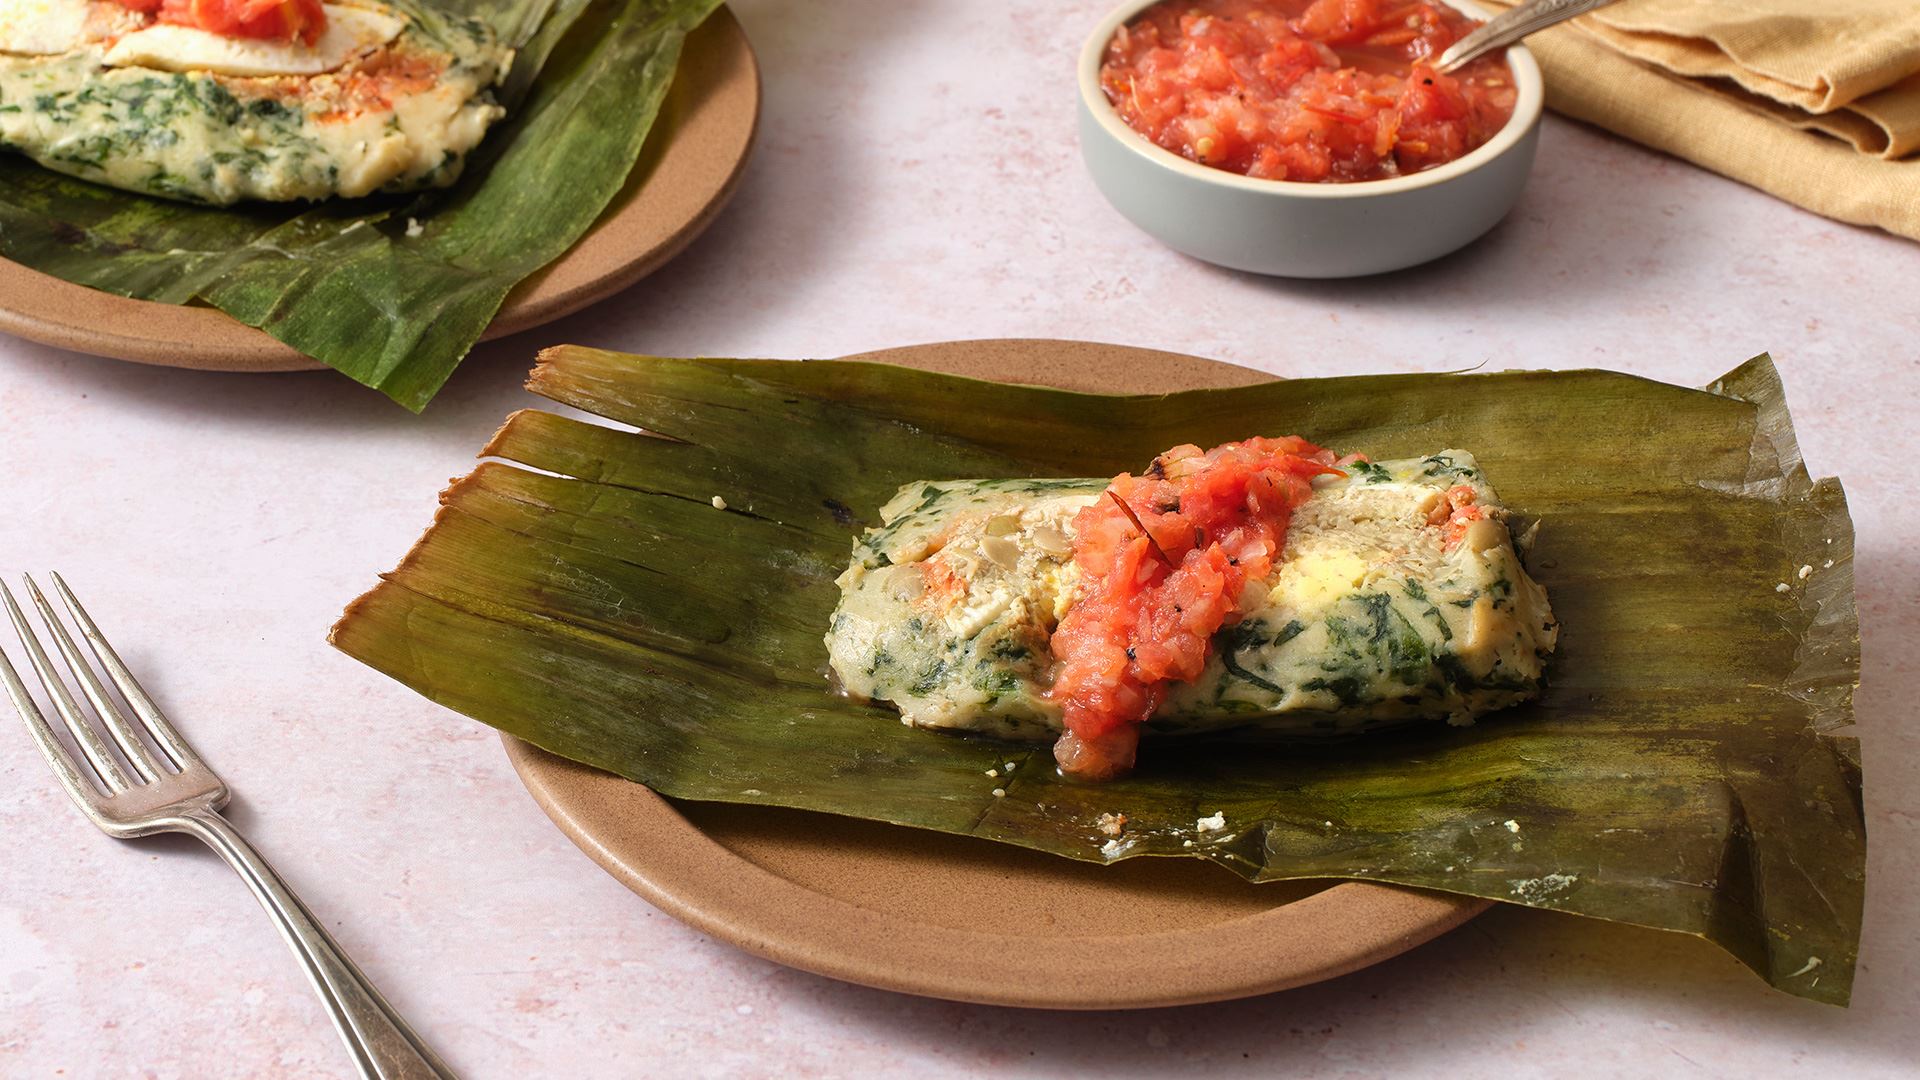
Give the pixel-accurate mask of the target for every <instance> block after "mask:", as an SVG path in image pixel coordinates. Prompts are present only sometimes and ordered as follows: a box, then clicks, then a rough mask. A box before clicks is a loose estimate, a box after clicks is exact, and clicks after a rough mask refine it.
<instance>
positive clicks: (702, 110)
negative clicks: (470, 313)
mask: <svg viewBox="0 0 1920 1080" xmlns="http://www.w3.org/2000/svg"><path fill="white" fill-rule="evenodd" d="M760 95H761V87H760V69H759V65H758V63H757V61H756V60H755V58H754V54H753V47H752V46H751V45H750V44H749V43H748V42H747V37H746V34H745V32H744V31H743V30H742V29H741V28H740V23H739V20H738V19H736V18H734V15H733V12H732V11H730V10H729V9H727V8H724V7H723V8H720V9H719V10H717V11H715V12H714V13H713V15H712V16H710V17H709V18H708V19H707V21H706V22H705V23H703V24H701V25H700V26H699V27H698V28H696V29H695V30H694V31H693V32H692V33H690V34H688V35H687V40H686V45H685V46H684V48H683V49H682V52H681V57H680V67H679V70H678V71H677V72H676V73H675V77H674V82H673V85H672V87H671V88H670V89H669V90H668V92H667V97H666V100H665V101H664V102H663V103H662V105H661V110H660V116H659V119H658V120H657V121H656V126H655V129H654V132H653V135H652V137H650V138H649V139H648V140H647V145H646V147H645V149H643V150H642V151H641V156H640V160H639V162H638V163H636V164H635V166H634V170H633V174H632V177H631V178H630V179H629V181H628V183H627V186H626V188H625V189H624V190H623V191H622V192H621V193H620V194H619V195H617V196H615V198H614V202H613V204H612V205H611V206H609V207H608V209H607V212H606V213H604V214H602V215H601V217H600V220H599V221H597V222H595V223H594V225H593V227H592V228H591V229H589V230H588V231H587V233H586V235H585V236H583V237H581V239H580V242H579V243H577V244H575V245H574V246H573V247H572V248H571V249H569V250H568V251H567V252H566V254H564V255H562V256H561V257H560V258H558V259H556V260H555V261H554V262H552V263H551V264H549V265H548V266H546V267H544V268H542V269H541V270H540V271H538V272H537V273H535V274H534V275H533V276H531V277H529V278H527V279H526V280H525V281H522V282H521V283H520V284H519V285H518V286H517V287H515V289H514V290H513V292H511V293H509V294H508V296H507V300H506V303H505V304H503V305H502V306H501V308H500V311H499V313H498V314H497V315H496V316H495V317H494V320H493V323H492V324H491V325H489V326H488V327H487V330H486V333H484V334H482V335H481V340H482V341H491V340H493V339H495V338H499V337H505V336H507V335H508V334H516V333H519V332H520V331H522V330H528V329H531V328H533V327H535V326H539V325H541V324H543V323H548V322H552V321H553V320H555V319H558V318H561V317H563V316H566V315H571V314H572V313H574V312H576V311H578V310H580V309H581V308H584V307H586V306H587V305H589V304H592V303H595V302H597V301H600V300H604V299H606V298H607V297H609V296H611V295H613V294H614V293H617V292H619V291H620V290H622V289H625V288H627V287H628V286H630V285H632V284H634V283H635V282H637V281H639V280H640V279H641V278H643V277H646V276H647V275H648V274H650V273H652V272H653V271H655V270H657V269H659V268H660V267H661V266H662V265H663V264H665V263H666V262H667V261H668V260H669V259H671V258H673V257H674V256H675V255H678V254H679V253H680V252H681V250H682V249H684V248H685V247H686V246H687V245H688V244H690V243H692V242H693V240H694V238H695V237H697V236H699V235H700V233H701V232H703V231H705V229H706V228H707V226H708V225H709V224H711V223H712V221H713V219H714V218H715V217H717V216H718V215H719V213H720V210H721V209H722V208H723V207H724V206H725V205H726V203H727V201H728V199H730V198H731V197H732V196H733V193H734V191H735V189H736V188H738V187H739V184H740V178H741V175H742V174H743V172H744V171H745V167H746V162H747V156H748V153H749V151H750V150H751V148H752V145H753V138H754V132H755V129H756V127H757V126H758V124H759V118H760ZM662 135H664V136H665V137H664V138H662V137H661V136H662ZM0 297H5V300H4V301H0V332H5V333H8V334H12V335H14V336H16V337H22V338H26V339H28V340H31V341H37V342H40V343H41V344H44V345H53V346H56V347H58V348H63V349H72V350H74V351H76V352H83V353H91V354H93V355H96V356H105V357H111V358H114V359H118V360H131V361H134V362H136V363H142V364H156V365H160V366H163V367H178V368H192V369H196V370H201V371H240V372H266V371H317V370H324V369H325V365H324V364H321V363H319V362H318V361H316V360H314V359H312V358H310V357H307V356H304V355H302V354H301V353H299V352H296V351H295V350H294V349H293V348H291V347H290V346H288V345H286V344H284V343H282V342H280V341H278V340H275V339H274V338H272V337H270V336H268V335H267V334H266V333H264V332H262V331H259V330H255V329H254V328H252V327H250V326H246V325H244V324H242V323H240V322H237V321H235V320H233V319H231V318H229V317H228V316H227V315H225V314H224V313H222V312H220V311H218V310H217V309H214V308H211V307H204V306H199V305H194V306H183V305H178V304H161V303H155V302H152V301H148V300H134V299H130V298H127V297H124V296H116V295H114V294H112V293H106V292H101V291H99V290H97V289H90V288H87V287H86V286H84V285H75V284H73V283H71V282H67V281H62V280H60V279H59V278H56V277H53V276H51V275H48V274H42V273H40V272H39V271H36V270H30V269H28V268H27V267H25V266H22V265H20V264H19V263H16V262H12V261H10V260H6V259H0Z"/></svg>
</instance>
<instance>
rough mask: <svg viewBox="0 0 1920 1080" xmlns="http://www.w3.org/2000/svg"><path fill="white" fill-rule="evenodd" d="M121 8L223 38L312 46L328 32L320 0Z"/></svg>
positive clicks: (145, 1) (130, 1) (135, 2)
mask: <svg viewBox="0 0 1920 1080" xmlns="http://www.w3.org/2000/svg"><path fill="white" fill-rule="evenodd" d="M119 3H120V6H121V7H125V8H131V9H133V10H134V11H139V12H144V13H146V14H148V15H158V16H159V20H160V21H161V22H163V23H173V24H174V25H176V26H190V27H193V28H195V29H198V30H205V31H207V32H208V33H210V34H219V35H220V36H222V37H232V38H253V39H256V40H264V41H298V42H300V43H301V44H303V45H311V44H313V43H314V42H316V41H319V40H320V35H321V34H323V33H325V32H326V30H327V13H326V9H325V8H323V7H322V6H321V3H320V0H119Z"/></svg>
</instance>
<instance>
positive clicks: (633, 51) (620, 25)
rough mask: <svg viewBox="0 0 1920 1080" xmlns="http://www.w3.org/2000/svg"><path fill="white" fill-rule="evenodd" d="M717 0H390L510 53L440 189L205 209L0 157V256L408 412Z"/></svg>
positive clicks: (610, 190)
mask: <svg viewBox="0 0 1920 1080" xmlns="http://www.w3.org/2000/svg"><path fill="white" fill-rule="evenodd" d="M719 2H720V0H437V2H428V3H424V4H415V3H414V2H413V0H398V4H397V6H401V7H405V8H406V9H407V10H409V11H411V12H414V13H416V14H417V15H419V16H421V17H426V18H434V17H436V13H437V12H438V11H449V12H455V13H459V14H466V15H472V16H475V17H478V18H482V19H485V20H486V21H488V22H489V23H490V24H491V25H493V27H494V28H495V29H496V30H497V31H498V32H499V33H500V35H501V37H502V40H504V41H508V42H511V43H512V44H514V45H515V46H516V47H517V49H518V50H519V51H518V53H517V55H516V57H515V60H514V66H513V69H512V71H511V72H509V74H508V76H507V79H506V81H505V84H504V86H503V87H502V88H501V100H502V103H503V104H504V105H506V106H507V108H508V115H507V118H506V119H505V120H502V121H501V122H500V123H499V124H497V125H496V126H495V127H494V129H493V130H492V131H491V132H489V133H488V135H487V138H486V141H484V142H483V143H481V145H480V149H479V150H478V151H476V153H475V155H474V157H473V159H472V160H471V161H470V162H469V163H468V167H467V170H466V172H465V174H464V175H463V176H462V177H461V179H460V181H459V183H457V184H456V185H455V186H453V187H452V188H449V189H446V190H444V191H430V192H424V193H421V194H417V195H407V196H388V197H376V198H367V199H351V200H334V201H331V202H325V203H320V204H317V205H309V204H304V203H301V204H264V203H256V204H242V205H240V206H235V207H229V208H224V209H222V208H215V207H206V206H196V205H191V204H188V203H179V202H172V201H169V200H166V199H160V198H153V197H150V196H146V195H139V194H134V193H132V192H126V191H119V190H116V189H113V188H107V187H102V186H100V185H97V184H91V183H87V182H86V181H83V180H76V179H73V178H71V177H67V176H63V175H60V174H58V173H55V172H52V171H50V170H47V169H43V168H41V167H40V166H38V165H35V164H34V163H33V162H31V161H29V160H27V159H26V158H23V157H19V156H17V155H13V154H0V255H4V256H5V257H6V258H8V259H11V260H13V261H15V262H18V263H21V264H23V265H26V266H29V267H32V268H33V269H35V270H39V271H41V272H43V273H47V274H52V275H53V276H55V277H59V278H63V279H65V280H67V281H71V282H76V283H78V284H81V285H89V286H92V287H93V288H96V289H102V290H105V291H107V292H112V293H118V294H120V295H122V296H131V297H136V298H138V299H143V300H155V301H159V302H162V303H169V304H187V303H206V304H211V305H213V306H214V307H217V308H219V309H220V310H222V311H224V312H226V313H227V314H228V315H231V316H233V317H234V318H235V319H238V320H240V321H241V322H243V323H246V324H247V325H249V326H254V327H258V328H259V329H261V330H264V331H266V332H267V333H269V334H271V335H273V336H274V337H276V338H279V339H280V340H281V341H284V342H286V343H287V344H288V345H291V346H293V347H294V348H295V349H298V350H299V351H301V352H303V353H305V354H307V355H308V356H311V357H313V358H315V359H317V360H319V361H321V362H322V363H325V364H327V365H328V366H330V367H333V368H336V369H338V370H340V371H341V372H343V373H345V374H347V375H349V376H351V377H353V378H354V379H356V380H358V381H360V382H362V383H365V384H366V385H368V386H371V387H373V388H375V389H377V390H379V391H381V392H382V393H384V394H386V395H387V396H389V397H391V398H393V399H394V400H395V401H397V402H399V403H400V404H402V405H404V406H406V407H407V408H409V409H412V410H414V411H415V412H418V411H419V410H420V409H422V408H425V407H426V404H427V402H428V401H430V400H431V399H432V398H433V395H434V393H435V392H436V391H438V390H439V388H440V386H441V384H443V383H445V382H446V380H447V377H448V376H450V375H451V374H452V373H453V369H454V367H455V366H456V365H458V364H459V362H460V360H461V358H462V357H464V356H465V355H466V354H467V350H468V349H470V348H472V346H473V343H474V342H476V341H478V340H479V338H480V334H481V333H482V332H483V331H484V330H485V329H486V328H487V324H488V323H489V322H491V321H492V319H493V316H494V313H495V312H496V311H498V310H499V308H500V305H501V303H502V302H503V301H504V300H505V299H506V296H507V293H508V292H509V291H510V290H511V289H512V288H513V287H514V285H516V284H518V283H519V282H520V281H521V279H523V278H525V277H527V276H528V275H530V274H532V273H533V272H534V271H536V270H538V269H540V268H541V267H543V266H545V265H546V264H548V263H550V262H552V261H553V260H554V259H557V258H559V257H560V255H561V254H562V253H564V252H565V251H566V250H567V249H568V248H570V247H572V246H573V244H574V242H575V241H576V240H578V239H579V238H580V237H581V235H582V234H584V233H585V232H586V231H587V228H588V227H589V226H591V225H592V224H593V222H594V220H595V219H596V218H598V217H599V216H600V213H601V211H602V210H604V209H606V207H607V205H608V203H609V202H611V201H612V199H613V197H614V196H615V195H616V194H618V193H619V191H620V188H621V186H622V185H623V184H625V182H626V179H627V174H628V173H629V172H631V171H632V169H633V164H634V162H635V160H636V159H637V158H638V157H639V154H640V149H641V145H642V143H643V142H644V141H645V140H646V137H647V132H648V130H649V129H650V128H651V127H652V126H653V120H654V117H655V116H656V114H657V113H658V111H659V107H660V102H661V100H662V99H663V98H664V97H665V95H666V91H667V87H668V84H669V83H670V82H671V81H672V78H673V72H674V66H675V64H676V63H677V61H678V59H679V55H680V45H681V42H682V40H683V39H684V38H685V36H686V33H687V31H688V30H690V29H692V28H693V27H694V26H697V25H699V23H700V22H701V21H702V20H704V19H705V18H706V17H707V15H708V14H710V13H711V12H712V11H713V9H715V8H716V7H718V6H719ZM410 221H417V222H419V224H420V226H421V228H420V230H418V233H419V235H416V236H409V235H407V233H408V223H409V222H410ZM362 226H365V227H362Z"/></svg>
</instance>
